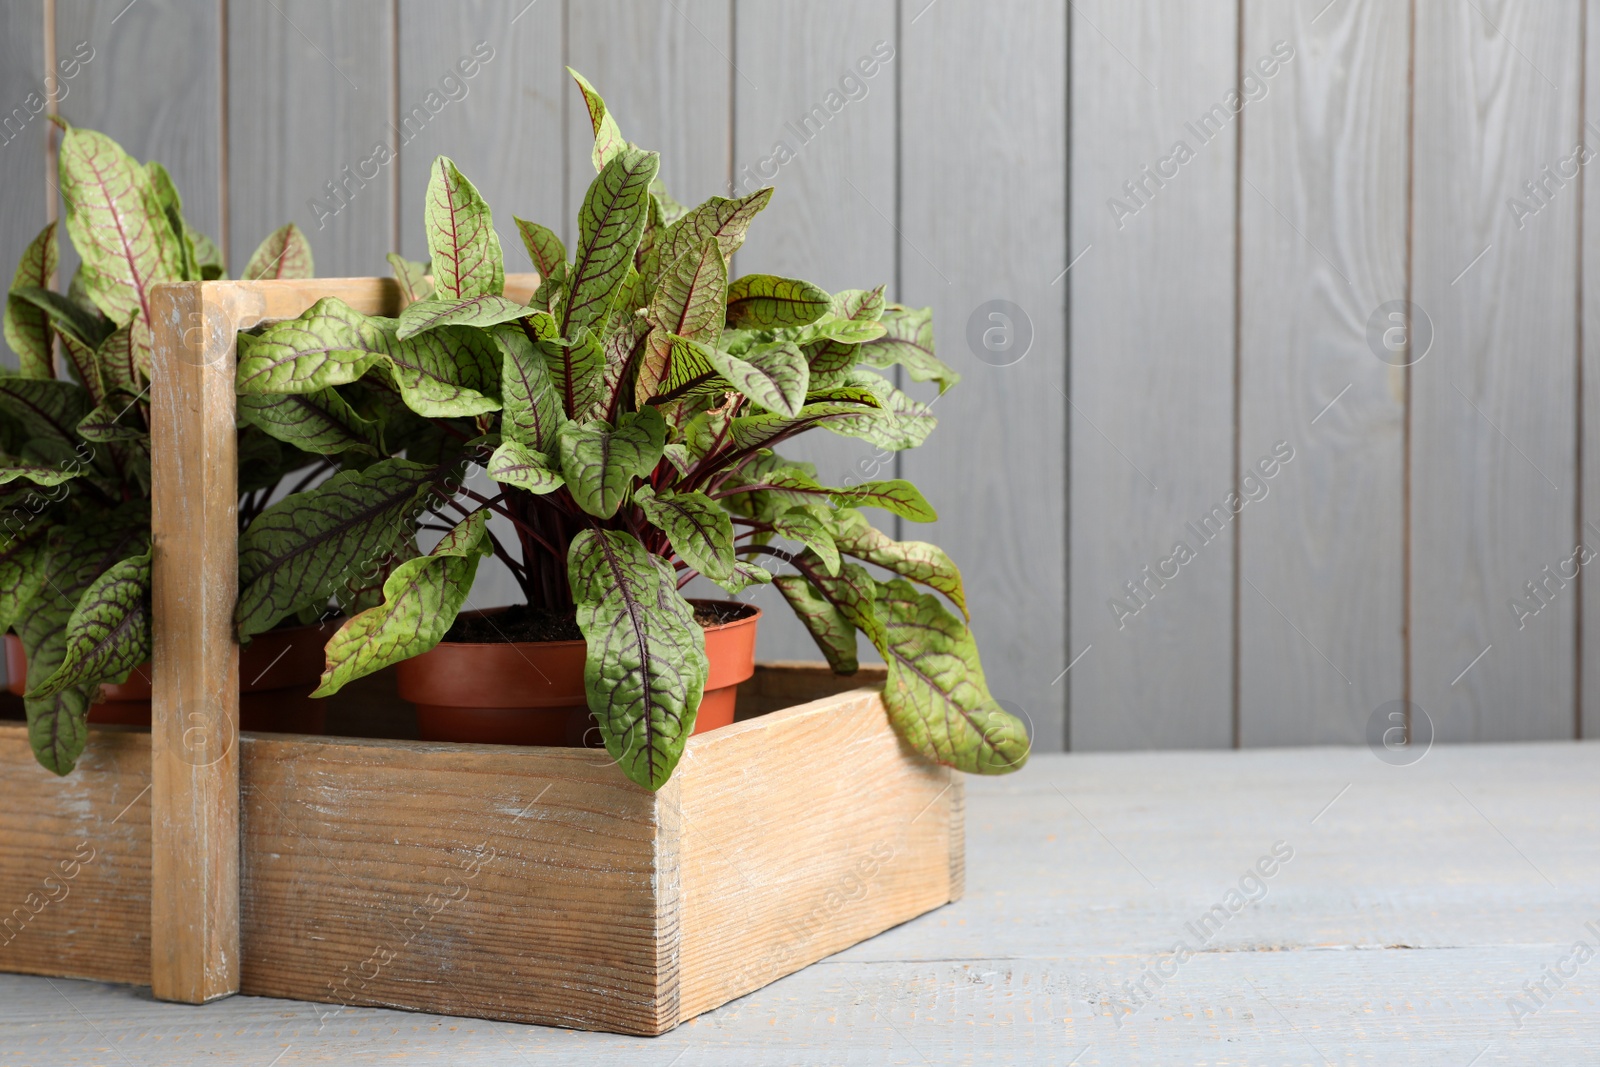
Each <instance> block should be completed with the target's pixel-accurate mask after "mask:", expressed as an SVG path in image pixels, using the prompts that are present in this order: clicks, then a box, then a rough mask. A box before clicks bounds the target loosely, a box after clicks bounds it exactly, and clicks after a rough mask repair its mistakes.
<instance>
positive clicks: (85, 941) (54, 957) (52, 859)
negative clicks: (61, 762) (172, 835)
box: [0, 723, 150, 985]
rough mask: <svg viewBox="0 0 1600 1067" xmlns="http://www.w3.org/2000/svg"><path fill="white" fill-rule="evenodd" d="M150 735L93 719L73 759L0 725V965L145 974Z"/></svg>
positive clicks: (109, 976) (15, 727)
mask: <svg viewBox="0 0 1600 1067" xmlns="http://www.w3.org/2000/svg"><path fill="white" fill-rule="evenodd" d="M149 789H150V735H149V733H148V732H146V731H143V730H134V729H129V728H122V727H110V728H94V729H91V730H90V731H89V744H88V747H87V748H86V749H85V750H84V753H83V757H82V758H81V759H79V761H78V766H77V769H76V770H74V771H73V772H72V773H71V774H70V775H68V776H66V777H65V778H57V777H56V776H55V775H53V774H51V773H50V772H49V771H47V770H45V769H44V768H43V767H41V766H39V764H38V763H37V762H35V760H34V758H33V751H32V749H31V748H30V747H29V746H28V731H27V727H25V726H23V725H22V724H20V723H5V724H3V725H0V970H4V971H16V972H21V973H24V974H46V975H52V976H60V977H65V978H89V979H95V980H98V981H103V982H129V983H135V984H140V985H143V984H145V983H148V982H149V981H150V794H149Z"/></svg>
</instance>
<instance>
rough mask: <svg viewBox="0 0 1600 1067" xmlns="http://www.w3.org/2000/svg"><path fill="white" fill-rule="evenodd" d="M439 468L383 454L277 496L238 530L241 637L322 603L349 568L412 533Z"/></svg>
mask: <svg viewBox="0 0 1600 1067" xmlns="http://www.w3.org/2000/svg"><path fill="white" fill-rule="evenodd" d="M439 474H440V471H439V469H438V468H436V467H434V466H431V465H429V464H425V463H412V462H410V461H409V460H403V459H385V460H380V461H379V462H377V463H374V464H373V465H372V466H370V467H368V468H366V469H365V470H360V471H355V470H349V471H341V472H340V473H338V474H335V475H334V476H333V477H332V478H329V479H328V480H327V481H325V482H323V483H322V484H321V485H319V486H317V487H315V488H313V489H308V490H307V491H305V492H303V493H294V494H291V495H290V496H286V497H284V498H283V499H282V500H280V501H279V502H278V503H276V504H273V505H272V506H271V507H269V508H267V509H266V510H264V511H263V512H262V513H261V514H260V515H258V516H256V518H255V520H254V521H253V522H251V523H250V526H249V528H248V529H246V530H245V531H244V533H242V534H240V535H239V605H238V608H237V609H236V610H235V612H234V621H235V623H236V625H237V626H238V630H239V637H240V639H241V640H243V639H245V638H248V637H250V636H252V635H254V634H258V633H264V632H265V631H267V630H270V629H272V628H273V627H274V626H276V625H277V624H278V623H279V622H280V621H282V620H283V619H286V618H288V617H289V616H290V615H293V614H294V613H295V612H296V611H299V610H300V609H301V608H302V607H304V606H305V605H307V604H313V603H321V602H324V601H326V600H327V598H328V597H330V596H332V595H333V594H334V593H335V592H336V591H338V590H339V589H340V588H342V587H343V586H344V584H345V582H346V580H347V579H348V578H349V576H350V575H351V574H354V573H356V572H357V571H359V570H360V569H362V568H363V567H364V566H366V565H367V564H368V563H369V562H370V561H372V560H377V559H382V558H383V557H384V556H386V555H388V554H390V553H391V552H393V551H395V549H396V548H397V546H399V545H400V544H401V543H402V542H403V541H404V540H405V539H406V538H408V537H410V536H411V535H412V533H413V531H414V527H413V525H412V522H411V519H410V516H411V515H412V513H413V511H414V510H415V509H416V508H417V507H418V504H419V498H420V497H421V496H422V495H423V494H424V493H425V492H427V491H428V487H429V484H430V483H431V482H432V481H433V480H434V478H435V477H436V476H438V475H439Z"/></svg>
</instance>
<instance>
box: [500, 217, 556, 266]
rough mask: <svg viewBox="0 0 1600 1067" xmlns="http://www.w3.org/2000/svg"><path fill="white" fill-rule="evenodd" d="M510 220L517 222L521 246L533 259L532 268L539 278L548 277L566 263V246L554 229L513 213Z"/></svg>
mask: <svg viewBox="0 0 1600 1067" xmlns="http://www.w3.org/2000/svg"><path fill="white" fill-rule="evenodd" d="M511 221H512V222H515V223H516V224H517V232H518V233H520V234H521V235H522V246H523V247H524V248H526V249H527V250H528V258H529V259H531V260H533V269H534V270H536V271H538V272H539V277H540V278H549V277H550V276H551V275H552V274H554V273H555V271H556V270H557V269H559V268H560V267H563V266H565V265H566V262H567V246H566V245H564V244H562V243H561V238H560V237H557V236H556V232H555V231H554V230H552V229H549V228H548V227H545V226H541V225H539V224H538V223H537V222H529V221H528V220H527V219H519V218H517V217H516V216H515V215H513V216H512V217H511Z"/></svg>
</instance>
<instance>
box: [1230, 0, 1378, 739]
mask: <svg viewBox="0 0 1600 1067" xmlns="http://www.w3.org/2000/svg"><path fill="white" fill-rule="evenodd" d="M1244 12H1245V24H1244V56H1243V59H1244V65H1245V70H1246V71H1247V72H1248V73H1249V76H1250V78H1251V81H1250V82H1249V83H1247V93H1248V95H1247V97H1246V100H1247V101H1248V102H1247V103H1246V104H1245V105H1244V111H1243V115H1242V119H1241V121H1243V123H1244V129H1245V135H1244V146H1243V147H1244V159H1243V167H1244V169H1243V174H1242V177H1241V179H1240V180H1241V182H1242V183H1243V185H1242V188H1241V190H1240V194H1239V207H1240V239H1241V247H1240V265H1241V272H1240V278H1239V293H1240V305H1239V311H1240V316H1241V319H1240V325H1239V332H1240V336H1239V406H1240V410H1239V477H1240V486H1241V496H1242V498H1243V499H1244V500H1245V501H1247V503H1245V504H1244V506H1243V511H1242V513H1241V517H1240V525H1239V538H1240V542H1239V572H1240V573H1239V583H1240V587H1239V743H1240V744H1241V745H1244V746H1246V747H1248V746H1251V745H1283V744H1307V743H1311V742H1319V741H1327V742H1339V743H1345V744H1350V743H1357V742H1360V741H1361V740H1362V739H1363V737H1364V736H1365V729H1366V725H1367V719H1368V717H1369V716H1370V715H1371V714H1372V713H1373V711H1374V710H1375V709H1377V708H1378V707H1379V706H1380V705H1382V704H1384V703H1386V702H1388V701H1393V700H1398V699H1399V698H1400V696H1401V691H1402V686H1403V679H1402V677H1401V675H1402V661H1403V656H1404V651H1405V645H1404V635H1403V632H1402V612H1403V602H1404V583H1403V581H1402V566H1401V565H1402V561H1403V558H1404V554H1403V551H1402V549H1403V547H1404V536H1405V535H1404V530H1403V527H1402V511H1403V507H1402V504H1403V501H1402V494H1401V479H1402V475H1403V474H1404V464H1405V457H1404V453H1403V448H1402V440H1401V437H1402V431H1403V428H1404V420H1405V370H1404V368H1403V367H1400V366H1395V365H1393V364H1394V363H1399V362H1401V361H1402V360H1403V356H1400V355H1396V356H1392V357H1390V362H1387V363H1386V362H1384V361H1382V360H1380V359H1379V358H1378V356H1377V355H1376V354H1374V352H1373V351H1372V349H1371V348H1370V347H1369V341H1368V337H1367V334H1368V323H1369V320H1371V319H1373V317H1374V316H1379V317H1382V316H1383V314H1384V313H1383V311H1382V306H1384V305H1387V304H1390V303H1391V302H1398V301H1403V300H1405V298H1406V262H1405V255H1406V225H1407V222H1408V217H1407V203H1406V197H1407V193H1408V191H1409V171H1408V152H1407V137H1408V134H1409V131H1408V129H1407V126H1406V122H1407V113H1408V107H1407V105H1408V102H1409V86H1408V84H1407V79H1408V76H1409V58H1410V48H1409V41H1410V26H1409V14H1408V11H1407V9H1406V8H1405V7H1404V6H1401V5H1395V4H1384V3H1381V2H1377V3H1372V2H1365V0H1362V2H1357V3H1349V4H1341V5H1339V6H1337V7H1335V8H1331V9H1329V10H1327V11H1325V12H1321V13H1320V14H1319V12H1318V11H1317V10H1315V9H1311V8H1302V7H1293V6H1289V5H1281V4H1273V3H1270V2H1264V3H1263V2H1252V3H1249V4H1246V5H1245V7H1244ZM1313 18H1315V19H1316V20H1317V21H1316V23H1315V24H1314V25H1313V24H1312V21H1311V20H1312V19H1313ZM1286 56H1287V57H1290V58H1287V59H1286V58H1285V57H1286ZM1332 145H1341V146H1343V147H1342V148H1341V149H1340V150H1338V151H1330V146H1332ZM1397 306H1398V305H1397ZM1391 325H1392V324H1391V323H1390V322H1389V321H1388V320H1387V319H1386V318H1385V319H1384V322H1383V327H1384V328H1385V329H1388V328H1390V327H1391ZM1383 351H1384V352H1388V350H1387V349H1383ZM1275 449H1276V450H1277V451H1275ZM1285 455H1290V456H1292V459H1290V460H1288V461H1287V462H1282V461H1283V458H1284V456H1285ZM1262 464H1265V466H1264V467H1263V466H1261V465H1262ZM1264 472H1265V473H1264ZM1268 474H1270V475H1271V476H1270V477H1268V476H1267V475H1268ZM1280 613H1281V614H1280ZM1286 619H1287V620H1288V622H1287V624H1286V622H1285V620H1286Z"/></svg>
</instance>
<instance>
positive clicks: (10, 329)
mask: <svg viewBox="0 0 1600 1067" xmlns="http://www.w3.org/2000/svg"><path fill="white" fill-rule="evenodd" d="M59 260H60V252H59V251H58V249H57V245H56V224H55V223H54V222H51V223H50V224H49V225H47V226H45V228H44V229H42V230H40V231H39V236H37V237H35V238H34V239H33V240H32V241H30V242H29V243H28V247H27V248H26V249H24V250H23V253H22V261H21V262H20V263H18V264H17V270H16V273H15V274H14V275H13V276H12V278H11V292H10V293H9V294H8V295H7V296H6V310H5V321H4V327H5V337H6V344H8V345H10V346H11V351H13V352H15V353H16V354H17V359H18V360H19V361H20V366H21V371H20V373H21V375H22V377H24V378H53V377H55V368H54V367H52V366H51V364H50V327H49V320H48V319H47V317H46V315H45V312H44V311H43V310H42V309H41V308H39V307H38V306H37V305H36V304H32V303H29V302H27V301H24V300H20V299H18V298H17V296H16V291H17V290H18V289H39V290H41V291H45V292H48V291H49V285H50V278H51V276H52V275H54V274H55V272H56V266H57V264H58V262H59Z"/></svg>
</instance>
